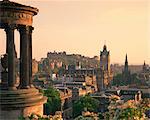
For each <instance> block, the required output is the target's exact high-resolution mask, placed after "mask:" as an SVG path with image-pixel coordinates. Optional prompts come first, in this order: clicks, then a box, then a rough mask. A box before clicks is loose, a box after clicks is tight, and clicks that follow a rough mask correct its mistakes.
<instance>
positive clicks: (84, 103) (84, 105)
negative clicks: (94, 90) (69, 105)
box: [73, 95, 99, 117]
mask: <svg viewBox="0 0 150 120" xmlns="http://www.w3.org/2000/svg"><path fill="white" fill-rule="evenodd" d="M98 108H99V101H98V100H97V99H95V98H92V97H91V96H89V95H86V96H84V97H81V98H80V99H79V100H78V101H75V102H74V103H73V116H74V117H77V116H79V115H81V112H82V111H84V110H85V109H87V110H88V111H90V112H98Z"/></svg>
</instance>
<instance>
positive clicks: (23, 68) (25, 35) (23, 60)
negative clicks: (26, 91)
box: [19, 26, 30, 88]
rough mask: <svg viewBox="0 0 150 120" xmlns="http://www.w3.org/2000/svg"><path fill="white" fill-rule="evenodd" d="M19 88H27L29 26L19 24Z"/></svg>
mask: <svg viewBox="0 0 150 120" xmlns="http://www.w3.org/2000/svg"><path fill="white" fill-rule="evenodd" d="M19 32H20V88H29V73H30V67H29V56H30V54H29V26H20V27H19Z"/></svg>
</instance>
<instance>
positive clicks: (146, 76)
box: [138, 61, 150, 87]
mask: <svg viewBox="0 0 150 120" xmlns="http://www.w3.org/2000/svg"><path fill="white" fill-rule="evenodd" d="M138 79H140V80H141V83H142V85H144V86H149V87H150V68H149V66H148V65H146V63H145V61H144V64H143V69H142V71H141V72H140V73H139V75H138Z"/></svg>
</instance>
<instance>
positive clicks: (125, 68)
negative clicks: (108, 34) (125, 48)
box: [124, 53, 128, 71]
mask: <svg viewBox="0 0 150 120" xmlns="http://www.w3.org/2000/svg"><path fill="white" fill-rule="evenodd" d="M124 70H125V71H128V56H127V53H126V58H125V66H124Z"/></svg>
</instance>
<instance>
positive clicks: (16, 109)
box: [0, 0, 47, 120]
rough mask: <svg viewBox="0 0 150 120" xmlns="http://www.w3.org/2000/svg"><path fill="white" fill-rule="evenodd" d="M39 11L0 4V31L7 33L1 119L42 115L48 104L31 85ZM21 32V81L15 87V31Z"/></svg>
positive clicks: (2, 60)
mask: <svg viewBox="0 0 150 120" xmlns="http://www.w3.org/2000/svg"><path fill="white" fill-rule="evenodd" d="M37 13H38V9H37V8H34V7H30V6H25V5H22V4H18V3H15V2H11V1H9V0H3V1H0V28H1V29H4V30H5V32H6V54H4V55H3V56H2V57H1V64H2V67H3V70H2V72H1V75H2V78H1V79H2V80H1V84H0V120H17V119H18V117H19V116H24V117H27V116H29V115H31V114H32V113H34V114H38V115H41V116H42V115H43V104H44V103H45V102H46V101H47V98H46V97H44V96H43V95H42V94H41V93H39V90H38V89H36V88H35V87H34V86H33V84H32V31H33V27H32V22H33V16H35V15H37ZM15 29H17V30H18V31H19V33H20V72H19V73H20V81H19V85H18V86H16V70H15V69H16V65H15V64H16V59H17V58H16V57H17V56H16V51H15V43H14V40H15V38H14V30H15Z"/></svg>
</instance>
